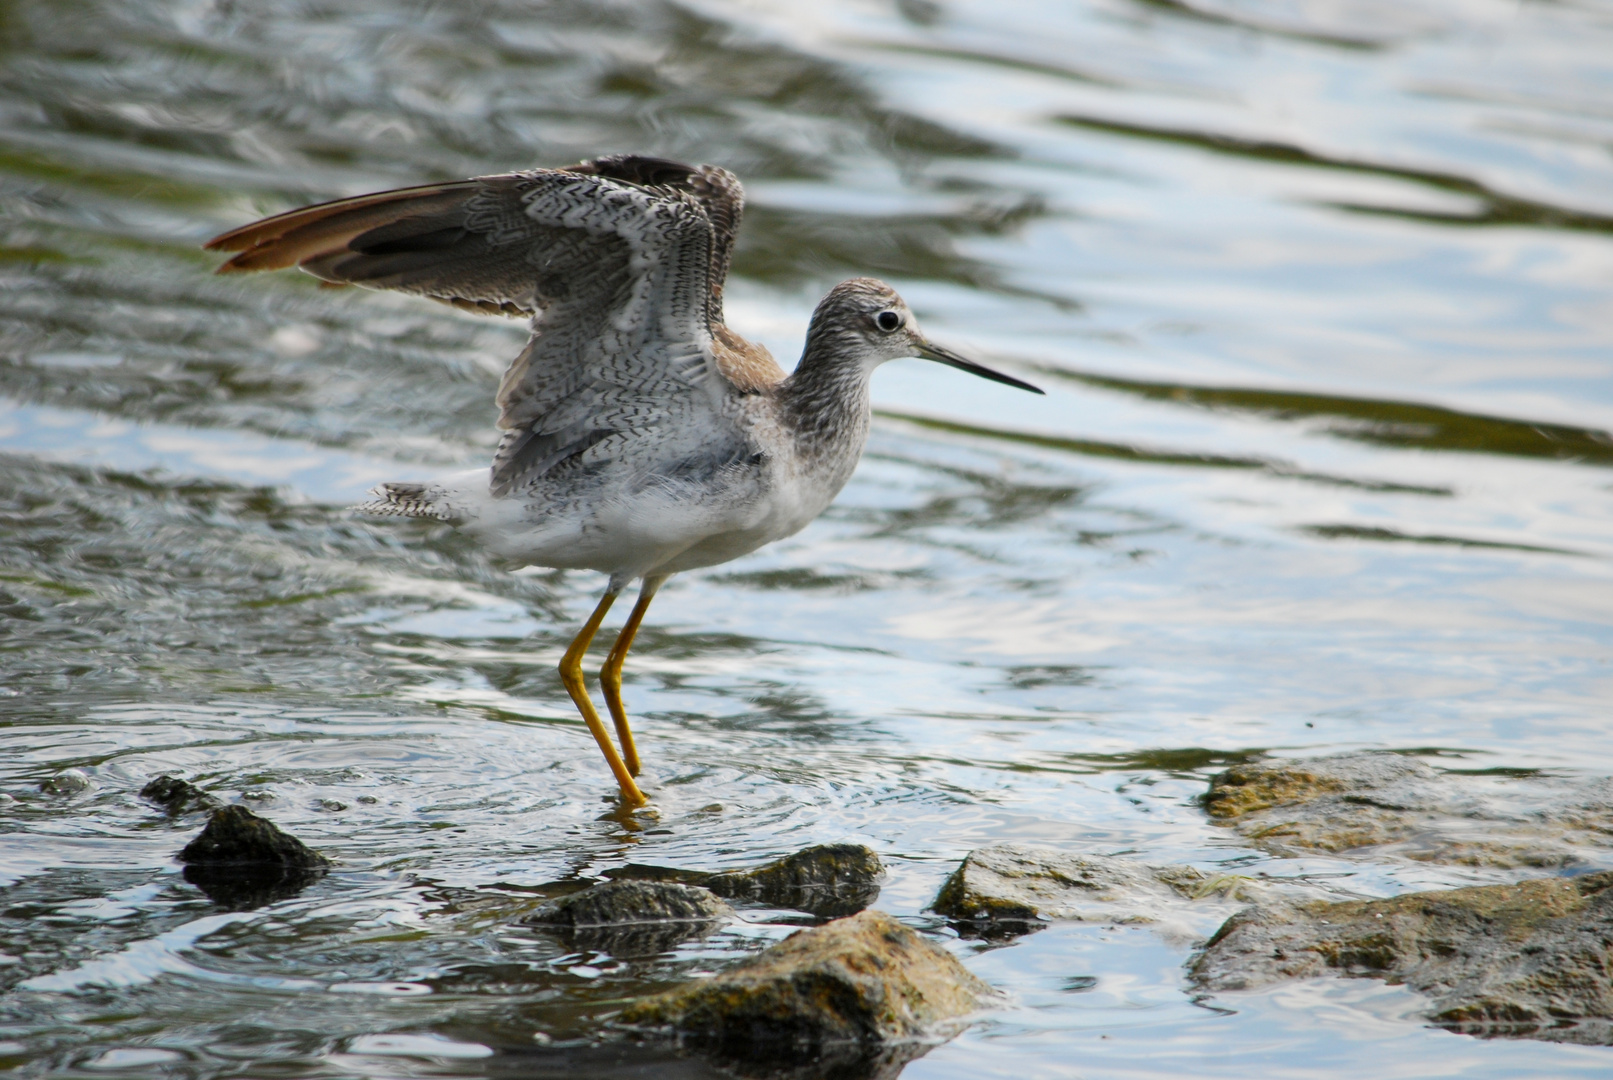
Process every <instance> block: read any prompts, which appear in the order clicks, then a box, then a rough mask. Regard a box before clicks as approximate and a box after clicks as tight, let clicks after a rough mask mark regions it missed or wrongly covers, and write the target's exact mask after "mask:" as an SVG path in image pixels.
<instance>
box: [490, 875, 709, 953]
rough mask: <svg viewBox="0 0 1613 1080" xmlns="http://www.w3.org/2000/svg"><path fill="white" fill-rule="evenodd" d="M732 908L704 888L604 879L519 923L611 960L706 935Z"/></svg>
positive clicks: (648, 951) (562, 898) (658, 949)
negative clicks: (546, 930) (604, 954)
mask: <svg viewBox="0 0 1613 1080" xmlns="http://www.w3.org/2000/svg"><path fill="white" fill-rule="evenodd" d="M733 913H734V912H733V909H732V908H730V907H729V906H728V905H727V904H725V903H723V902H722V901H721V900H719V899H717V898H716V897H715V896H713V895H712V894H711V893H710V892H708V891H706V890H705V889H698V888H695V887H693V886H690V885H678V884H673V883H669V882H657V881H607V882H605V883H604V884H602V885H595V886H593V887H592V888H588V889H584V890H583V891H581V892H577V893H572V894H571V895H570V896H565V897H561V898H560V899H559V900H554V901H551V902H550V903H547V904H544V905H543V906H542V907H540V908H538V909H537V910H536V911H534V912H532V913H531V914H530V915H528V916H527V917H526V918H525V919H523V920H522V922H525V923H527V924H529V925H537V926H548V927H552V928H555V929H556V930H558V931H560V932H561V933H562V934H563V935H564V936H565V937H566V938H567V940H568V941H570V942H571V943H573V944H574V945H576V946H580V947H582V948H587V949H596V950H599V951H601V952H607V953H610V954H611V955H612V956H651V955H654V954H655V953H660V952H665V951H666V950H668V949H670V948H671V947H672V946H674V945H676V944H677V943H678V942H680V941H684V940H687V939H688V938H692V937H697V936H699V935H701V934H705V933H709V932H711V931H712V930H713V929H715V928H716V927H717V926H718V925H720V924H721V923H722V922H723V921H725V920H727V919H728V918H729V917H731V916H732V915H733Z"/></svg>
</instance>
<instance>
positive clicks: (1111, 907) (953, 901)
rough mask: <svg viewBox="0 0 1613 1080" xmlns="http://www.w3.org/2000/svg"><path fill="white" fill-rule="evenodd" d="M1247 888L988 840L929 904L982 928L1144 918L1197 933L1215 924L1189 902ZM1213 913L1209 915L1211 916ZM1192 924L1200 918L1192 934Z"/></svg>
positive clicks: (1191, 872) (1185, 870)
mask: <svg viewBox="0 0 1613 1080" xmlns="http://www.w3.org/2000/svg"><path fill="white" fill-rule="evenodd" d="M1252 887H1253V886H1252V885H1251V884H1250V883H1249V882H1247V881H1246V880H1245V879H1241V878H1209V877H1206V876H1205V875H1204V874H1202V873H1200V872H1199V871H1197V870H1195V869H1193V868H1192V867H1191V866H1149V865H1147V864H1146V863H1141V862H1138V861H1136V860H1134V859H1122V858H1113V857H1109V856H1103V855H1077V854H1073V853H1070V852H1064V851H1058V850H1056V849H1053V848H1046V847H1033V846H1028V845H1021V844H994V845H992V846H991V847H984V848H979V849H977V850H975V851H971V852H970V853H969V855H968V856H967V857H966V858H965V859H964V860H963V864H962V865H961V866H959V867H958V869H957V870H956V871H955V872H954V873H953V874H952V876H951V877H949V878H948V879H947V880H946V884H944V885H942V886H941V891H940V892H939V893H938V894H937V895H936V898H935V902H934V903H933V904H932V905H931V907H932V908H933V909H934V910H935V911H936V912H938V913H940V914H942V915H945V916H947V917H948V918H950V919H954V920H956V921H958V922H962V923H968V924H972V928H973V929H974V930H976V931H977V932H980V933H984V934H1013V933H1024V932H1026V931H1029V930H1034V929H1038V928H1039V926H1040V920H1043V919H1072V920H1077V921H1087V922H1108V923H1145V924H1152V925H1154V926H1155V927H1156V928H1158V929H1161V930H1164V931H1165V932H1166V933H1167V934H1168V935H1171V936H1181V935H1185V936H1202V935H1203V934H1204V933H1205V932H1207V931H1208V930H1209V927H1211V926H1214V925H1215V923H1214V922H1213V921H1211V922H1208V923H1207V924H1204V918H1205V916H1204V915H1203V914H1200V915H1190V914H1189V908H1190V907H1191V906H1192V902H1193V901H1202V900H1207V899H1211V898H1215V897H1220V896H1223V895H1226V894H1228V893H1231V894H1232V895H1233V896H1235V897H1236V896H1239V895H1244V894H1246V893H1247V892H1248V890H1249V889H1251V888H1252ZM1226 910H1227V909H1226V908H1225V907H1224V906H1223V907H1221V908H1220V909H1219V914H1220V915H1221V916H1223V917H1224V914H1225V912H1226ZM1216 915H1217V912H1216V911H1213V910H1212V911H1210V912H1209V913H1208V917H1209V918H1210V919H1214V918H1215V917H1216ZM1195 924H1203V929H1201V930H1198V931H1197V934H1195V933H1194V926H1195Z"/></svg>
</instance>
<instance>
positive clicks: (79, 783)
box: [39, 769, 94, 798]
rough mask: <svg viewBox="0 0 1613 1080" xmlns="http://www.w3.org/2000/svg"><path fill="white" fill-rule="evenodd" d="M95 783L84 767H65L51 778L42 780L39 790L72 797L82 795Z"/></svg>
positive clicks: (63, 796)
mask: <svg viewBox="0 0 1613 1080" xmlns="http://www.w3.org/2000/svg"><path fill="white" fill-rule="evenodd" d="M93 785H94V781H92V780H91V779H90V775H89V773H87V772H85V771H84V770H83V769H63V770H62V771H61V772H59V773H57V774H56V775H55V776H53V777H51V778H50V779H49V780H45V781H43V782H41V783H40V785H39V790H40V791H43V792H44V793H45V794H46V795H56V796H59V797H61V798H71V797H72V796H74V795H82V794H83V793H84V792H86V791H88V790H90V788H91V787H92V786H93Z"/></svg>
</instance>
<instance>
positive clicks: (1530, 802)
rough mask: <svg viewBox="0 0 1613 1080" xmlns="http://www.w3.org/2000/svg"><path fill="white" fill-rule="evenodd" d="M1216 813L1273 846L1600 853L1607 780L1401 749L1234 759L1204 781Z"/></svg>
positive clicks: (1545, 856)
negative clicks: (1442, 766) (1452, 766)
mask: <svg viewBox="0 0 1613 1080" xmlns="http://www.w3.org/2000/svg"><path fill="white" fill-rule="evenodd" d="M1204 808H1205V811H1206V812H1207V813H1208V814H1209V815H1210V818H1211V820H1212V821H1214V822H1216V823H1217V824H1223V825H1227V826H1229V827H1231V828H1234V829H1236V830H1237V831H1238V832H1239V833H1241V834H1242V835H1243V836H1245V837H1247V838H1248V839H1249V840H1250V841H1251V842H1252V843H1254V844H1256V845H1257V846H1259V847H1261V848H1264V849H1265V850H1267V851H1270V852H1271V853H1272V854H1275V855H1282V856H1293V855H1301V854H1314V853H1317V852H1322V853H1337V852H1345V851H1353V850H1357V849H1361V848H1367V847H1373V848H1378V849H1380V851H1379V852H1378V854H1393V855H1398V856H1400V857H1403V858H1408V859H1415V860H1418V861H1423V862H1438V863H1446V864H1453V865H1466V866H1498V867H1562V866H1573V865H1586V864H1590V865H1597V864H1600V865H1606V864H1607V861H1608V858H1609V848H1610V847H1613V785H1610V784H1609V782H1608V781H1606V780H1602V779H1598V780H1590V781H1587V780H1583V779H1579V778H1573V777H1555V776H1541V775H1530V774H1525V775H1515V774H1513V775H1505V774H1503V775H1475V774H1472V773H1452V772H1441V771H1439V770H1437V769H1433V768H1430V767H1429V766H1428V765H1426V764H1424V763H1423V762H1421V761H1417V760H1415V759H1413V758H1409V757H1405V756H1403V755H1400V754H1387V753H1353V754H1339V755H1336V756H1331V757H1321V758H1309V759H1300V760H1278V759H1271V760H1264V761H1253V762H1247V763H1244V764H1241V765H1236V766H1233V767H1232V768H1230V769H1228V770H1226V771H1225V772H1223V773H1221V774H1219V775H1217V776H1215V777H1214V778H1212V779H1211V781H1210V790H1209V793H1208V794H1207V795H1206V796H1205V799H1204Z"/></svg>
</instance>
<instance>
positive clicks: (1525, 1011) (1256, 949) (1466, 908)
mask: <svg viewBox="0 0 1613 1080" xmlns="http://www.w3.org/2000/svg"><path fill="white" fill-rule="evenodd" d="M1327 972H1336V973H1339V974H1343V975H1353V976H1370V977H1375V978H1382V979H1386V980H1388V981H1390V982H1396V983H1405V984H1406V985H1408V986H1410V987H1412V988H1414V989H1416V990H1419V991H1422V992H1423V993H1425V994H1428V995H1429V996H1430V997H1431V998H1432V999H1433V1004H1432V1007H1431V1008H1430V1009H1429V1016H1430V1018H1431V1019H1432V1020H1433V1021H1434V1022H1435V1023H1438V1024H1440V1025H1441V1026H1445V1027H1449V1028H1452V1029H1454V1030H1459V1031H1466V1032H1470V1033H1474V1034H1481V1035H1487V1036H1497V1035H1501V1036H1516V1037H1527V1038H1537V1039H1550V1040H1553V1041H1568V1042H1588V1043H1610V1042H1613V1024H1610V1021H1613V872H1604V873H1598V874H1586V875H1584V876H1581V877H1573V878H1547V879H1541V880H1532V881H1523V882H1520V883H1518V884H1516V885H1484V886H1476V887H1471V888H1464V889H1449V890H1441V891H1436V892H1421V893H1411V894H1408V895H1405V896H1397V897H1393V898H1391V899H1387V900H1356V901H1344V902H1326V901H1316V902H1310V903H1291V902H1290V903H1275V904H1266V905H1261V906H1258V907H1254V908H1249V909H1247V910H1245V911H1242V912H1239V913H1238V914H1236V915H1234V916H1233V917H1232V918H1231V919H1229V920H1227V922H1226V924H1225V925H1224V926H1222V928H1221V929H1220V930H1219V931H1218V932H1217V933H1216V934H1215V936H1214V937H1212V938H1211V939H1210V941H1209V943H1208V944H1207V945H1206V946H1205V948H1204V951H1203V953H1202V954H1200V956H1199V957H1198V959H1197V960H1196V961H1195V962H1194V964H1193V978H1194V980H1195V981H1196V982H1197V983H1198V984H1199V985H1200V986H1202V987H1204V988H1205V989H1208V990H1244V989H1254V988H1258V987H1261V986H1265V985H1268V984H1271V983H1274V982H1278V981H1281V980H1284V979H1294V978H1304V977H1309V976H1315V975H1321V974H1324V973H1327Z"/></svg>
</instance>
